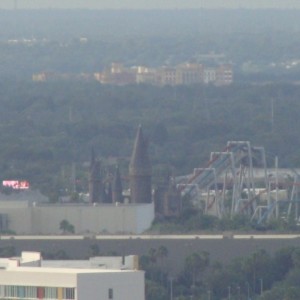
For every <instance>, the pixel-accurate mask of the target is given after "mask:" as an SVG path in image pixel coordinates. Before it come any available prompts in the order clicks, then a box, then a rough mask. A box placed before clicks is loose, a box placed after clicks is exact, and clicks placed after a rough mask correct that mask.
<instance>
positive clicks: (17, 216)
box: [0, 203, 154, 234]
mask: <svg viewBox="0 0 300 300" xmlns="http://www.w3.org/2000/svg"><path fill="white" fill-rule="evenodd" d="M0 205H1V203H0ZM0 213H1V214H7V215H8V218H9V229H10V230H12V231H14V232H15V233H17V234H60V233H61V232H62V231H61V230H60V229H59V226H60V222H61V221H62V220H67V221H68V222H69V223H70V224H72V225H73V226H74V229H75V233H79V234H85V233H112V234H114V233H132V234H138V233H142V232H144V231H145V230H146V229H148V228H149V227H150V226H151V223H152V221H153V220H154V205H153V203H149V204H129V205H118V206H115V205H105V204H101V205H97V206H92V205H52V206H28V207H24V206H20V207H7V206H5V207H1V206H0Z"/></svg>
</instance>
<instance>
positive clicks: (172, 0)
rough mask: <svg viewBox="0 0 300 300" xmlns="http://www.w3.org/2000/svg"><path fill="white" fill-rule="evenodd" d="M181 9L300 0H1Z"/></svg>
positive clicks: (23, 4)
mask: <svg viewBox="0 0 300 300" xmlns="http://www.w3.org/2000/svg"><path fill="white" fill-rule="evenodd" d="M15 2H16V3H17V7H18V8H21V9H22V8H25V9H32V8H90V9H107V8H112V9H118V8H128V9H155V8H156V9H164V8H171V9H180V8H201V7H205V8H220V7H226V8H300V0H0V9H12V8H13V7H14V3H15Z"/></svg>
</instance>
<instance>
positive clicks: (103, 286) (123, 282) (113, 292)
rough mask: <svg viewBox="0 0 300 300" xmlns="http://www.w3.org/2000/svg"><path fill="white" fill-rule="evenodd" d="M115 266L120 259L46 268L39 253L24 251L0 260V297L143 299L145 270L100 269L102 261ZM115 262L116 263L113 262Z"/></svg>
mask: <svg viewBox="0 0 300 300" xmlns="http://www.w3.org/2000/svg"><path fill="white" fill-rule="evenodd" d="M114 261H115V262H116V263H117V265H118V261H120V260H119V258H118V257H117V258H112V257H111V258H104V259H101V258H96V260H94V264H92V263H91V261H86V262H85V263H84V262H80V263H79V262H77V261H74V262H73V261H69V262H68V263H67V264H66V263H65V262H64V261H62V262H59V261H55V262H53V263H52V264H51V262H48V266H47V267H45V266H44V263H43V260H42V258H41V255H40V253H38V252H23V253H22V257H20V258H17V257H14V258H9V259H0V265H1V268H0V298H1V299H32V300H38V299H52V300H63V299H68V300H87V299H88V300H99V299H101V300H102V299H103V300H106V299H107V300H110V299H114V300H121V299H122V300H132V299H135V300H145V280H144V272H143V271H139V270H137V269H124V270H123V269H121V268H122V267H121V266H119V267H118V266H116V267H114V268H107V269H101V268H99V267H97V264H96V263H98V265H102V264H103V263H106V264H107V263H108V265H109V264H114ZM115 265H116V264H115Z"/></svg>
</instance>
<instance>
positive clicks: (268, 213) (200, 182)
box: [176, 141, 300, 224]
mask: <svg viewBox="0 0 300 300" xmlns="http://www.w3.org/2000/svg"><path fill="white" fill-rule="evenodd" d="M254 166H255V167H259V168H260V169H261V170H263V176H262V177H261V178H260V179H259V180H258V178H256V177H255V176H254ZM292 174H293V175H292V176H289V177H285V178H282V177H281V178H280V181H279V176H278V159H277V157H276V158H275V176H274V175H273V174H272V173H270V172H269V171H268V169H267V163H266V154H265V150H264V148H263V147H254V146H251V144H250V142H249V141H230V142H228V143H227V146H226V147H225V149H224V150H223V151H222V152H212V153H211V155H210V160H209V161H208V163H207V164H206V166H205V167H204V168H197V169H194V173H193V174H192V175H187V176H181V177H177V178H176V181H177V187H178V189H179V191H180V192H181V194H182V196H183V197H185V196H188V197H189V199H190V200H191V201H192V203H193V204H194V205H197V206H201V208H202V209H203V211H204V213H205V214H210V215H215V216H217V217H219V218H222V217H224V216H230V217H233V216H234V215H237V214H239V215H245V216H248V217H249V218H251V220H252V221H255V222H257V224H262V223H264V222H268V221H269V220H270V219H273V218H276V219H279V218H283V219H289V218H291V217H294V218H295V220H296V221H297V222H298V220H299V199H298V193H299V191H298V186H299V179H300V175H299V174H298V173H297V171H296V170H292ZM274 177H275V178H274ZM279 187H280V189H279ZM293 213H294V214H293Z"/></svg>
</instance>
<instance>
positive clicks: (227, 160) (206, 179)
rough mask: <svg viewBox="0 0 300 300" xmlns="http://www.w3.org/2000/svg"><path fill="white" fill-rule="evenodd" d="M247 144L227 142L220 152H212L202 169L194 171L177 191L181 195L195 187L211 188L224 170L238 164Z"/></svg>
mask: <svg viewBox="0 0 300 300" xmlns="http://www.w3.org/2000/svg"><path fill="white" fill-rule="evenodd" d="M246 143H248V142H228V144H227V146H226V147H225V148H224V149H223V151H222V152H217V153H216V152H212V153H211V159H210V160H209V161H208V162H207V164H206V165H205V167H204V168H201V169H196V171H195V172H194V174H193V175H192V176H190V177H189V178H188V179H187V181H186V182H184V183H181V184H180V185H179V191H180V192H181V193H182V194H183V195H186V194H189V193H191V192H192V191H193V190H194V189H195V187H196V186H197V187H198V188H199V189H205V188H209V187H211V186H212V185H213V184H214V182H215V179H216V178H217V177H219V176H220V175H221V174H222V173H223V172H224V171H225V170H228V168H231V167H233V166H235V165H236V164H238V163H239V162H240V161H241V160H242V158H243V157H244V155H242V153H244V152H245V145H246Z"/></svg>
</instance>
